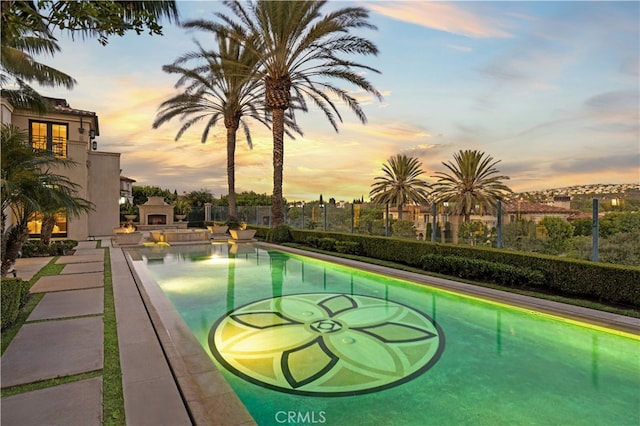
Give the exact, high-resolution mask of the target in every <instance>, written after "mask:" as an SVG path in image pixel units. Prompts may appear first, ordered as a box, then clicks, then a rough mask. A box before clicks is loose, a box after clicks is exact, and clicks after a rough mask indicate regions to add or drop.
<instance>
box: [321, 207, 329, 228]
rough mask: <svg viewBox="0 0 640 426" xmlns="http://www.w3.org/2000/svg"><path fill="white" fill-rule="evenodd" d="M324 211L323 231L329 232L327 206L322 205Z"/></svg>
mask: <svg viewBox="0 0 640 426" xmlns="http://www.w3.org/2000/svg"><path fill="white" fill-rule="evenodd" d="M322 210H323V214H324V216H323V223H322V230H323V231H325V232H326V231H327V210H328V209H327V205H326V204H322Z"/></svg>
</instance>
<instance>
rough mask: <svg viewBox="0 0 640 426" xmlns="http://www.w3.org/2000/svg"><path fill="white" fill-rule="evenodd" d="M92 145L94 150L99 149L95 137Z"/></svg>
mask: <svg viewBox="0 0 640 426" xmlns="http://www.w3.org/2000/svg"><path fill="white" fill-rule="evenodd" d="M91 147H92V148H93V150H94V151H95V150H96V149H98V141H97V140H95V139H94V140H93V142H91Z"/></svg>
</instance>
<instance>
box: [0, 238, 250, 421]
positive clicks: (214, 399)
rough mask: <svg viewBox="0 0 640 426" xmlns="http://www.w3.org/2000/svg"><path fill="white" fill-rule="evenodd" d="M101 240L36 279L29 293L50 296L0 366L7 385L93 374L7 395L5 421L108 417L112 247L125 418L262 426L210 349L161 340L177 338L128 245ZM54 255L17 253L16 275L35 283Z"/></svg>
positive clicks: (0, 415) (82, 245)
mask: <svg viewBox="0 0 640 426" xmlns="http://www.w3.org/2000/svg"><path fill="white" fill-rule="evenodd" d="M96 247H97V243H96V241H84V242H80V243H79V244H78V246H77V248H76V251H75V253H74V255H72V256H61V257H60V258H59V259H58V260H57V261H56V263H58V264H64V265H65V266H64V268H63V269H62V272H61V273H60V275H57V276H43V277H41V278H40V279H38V281H36V283H35V284H34V285H33V286H32V288H31V292H32V293H44V297H43V298H42V300H41V301H40V302H39V303H38V305H37V306H36V307H35V309H34V310H33V312H31V314H30V316H29V317H28V318H27V321H26V323H25V324H24V325H23V326H22V327H21V329H20V330H19V332H18V333H17V335H16V336H15V338H14V339H13V341H12V342H11V344H10V345H9V347H8V348H7V350H6V351H5V352H4V354H3V355H2V359H1V366H0V368H1V372H2V376H1V382H0V383H1V386H2V388H3V389H6V388H11V387H14V386H21V385H26V384H32V383H37V382H41V381H43V380H50V379H56V378H60V377H62V378H64V377H70V376H71V377H72V376H75V375H81V374H85V376H86V375H88V376H90V378H85V379H80V380H75V381H67V382H65V383H63V384H55V383H54V384H52V385H50V386H48V387H45V388H42V389H38V390H34V391H28V392H23V393H18V394H15V395H11V396H6V397H3V398H2V401H1V407H2V409H1V412H0V424H2V425H6V426H14V425H29V426H36V425H37V426H40V425H65V426H73V425H82V426H89V425H101V424H103V423H104V422H103V420H104V419H103V400H102V392H103V375H102V373H103V367H104V349H105V348H104V322H103V319H104V291H105V288H104V272H105V271H104V267H105V262H104V254H105V250H109V256H110V259H111V262H110V263H111V277H112V285H113V295H114V303H115V315H116V322H117V333H118V347H119V355H120V368H121V372H122V387H123V394H124V408H125V416H126V424H127V425H149V426H152V425H153V426H155V425H192V424H198V425H253V424H255V422H254V421H253V419H252V418H251V416H250V415H249V414H248V413H247V412H246V410H245V409H244V407H243V406H242V404H240V403H239V400H238V399H237V396H235V394H234V393H233V392H232V391H231V389H230V388H228V385H227V384H226V382H224V380H223V379H222V377H221V376H220V375H219V373H218V375H217V376H215V373H217V371H215V372H214V371H212V370H215V367H212V366H213V364H212V363H211V362H210V361H209V362H208V363H204V362H203V360H206V358H203V357H202V355H206V354H205V353H204V350H201V353H199V354H198V356H195V355H190V356H186V357H180V356H176V355H175V354H171V353H167V351H169V352H170V351H171V349H170V347H171V345H165V346H164V347H163V345H161V343H160V342H161V340H165V341H166V340H167V339H168V340H171V338H172V337H175V336H167V335H166V334H167V332H168V331H167V330H166V329H165V330H159V329H158V328H157V325H156V327H154V324H153V323H152V319H151V314H150V313H149V311H148V310H147V307H146V306H145V304H144V302H143V297H144V295H143V294H141V291H140V289H139V287H138V285H137V283H136V280H135V278H134V275H133V274H132V272H131V270H130V269H129V265H128V263H127V261H126V259H125V255H124V253H123V250H122V249H121V248H118V247H113V246H112V245H111V239H104V240H102V244H101V248H96ZM50 261H51V258H50V257H46V258H30V259H18V262H17V263H16V266H15V269H16V271H17V276H18V277H20V278H23V279H25V280H29V279H31V278H32V277H33V276H34V275H35V274H36V273H37V272H38V271H39V270H40V269H42V267H44V266H45V265H46V264H48V263H49V262H50ZM143 293H144V292H143ZM163 334H164V335H163ZM177 337H178V339H180V338H181V337H182V336H177ZM186 343H187V342H185V344H186ZM167 347H169V349H167ZM168 359H171V362H169V361H168ZM170 364H171V365H170ZM81 377H82V376H81ZM49 383H52V382H49ZM111 423H115V424H119V422H118V421H115V422H111Z"/></svg>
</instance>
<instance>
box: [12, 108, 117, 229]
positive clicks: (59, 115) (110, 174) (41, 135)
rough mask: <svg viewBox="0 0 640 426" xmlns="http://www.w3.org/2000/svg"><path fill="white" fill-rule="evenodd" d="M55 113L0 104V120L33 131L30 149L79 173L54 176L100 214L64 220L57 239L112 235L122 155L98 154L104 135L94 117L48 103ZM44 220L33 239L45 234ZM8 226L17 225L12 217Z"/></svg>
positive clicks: (34, 222)
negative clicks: (75, 187) (47, 153)
mask: <svg viewBox="0 0 640 426" xmlns="http://www.w3.org/2000/svg"><path fill="white" fill-rule="evenodd" d="M47 99H48V100H49V102H51V105H52V108H51V111H50V112H48V113H47V114H45V115H39V114H37V113H34V112H32V111H30V110H24V109H19V108H15V107H14V106H13V105H12V104H11V103H10V102H9V101H8V100H7V99H6V98H1V103H0V119H1V122H2V123H3V124H13V125H14V126H16V127H19V128H21V129H24V130H26V131H28V134H29V143H31V144H32V145H35V146H38V147H40V148H43V149H47V150H49V151H51V152H53V153H54V154H55V155H58V156H62V157H66V158H68V159H70V160H73V161H74V162H75V163H76V166H75V167H71V168H62V169H59V170H55V172H56V173H58V174H61V175H64V176H66V177H68V178H69V179H70V180H71V181H73V182H74V183H76V184H77V185H78V196H80V197H82V198H84V199H86V200H89V201H91V202H92V203H93V204H94V205H95V210H94V211H92V212H90V213H88V214H84V215H82V216H81V217H79V218H72V217H67V216H66V215H65V214H60V215H59V216H58V217H57V221H56V226H55V228H54V234H53V237H54V238H55V237H57V238H69V239H73V240H79V241H80V240H86V239H87V238H89V237H92V236H101V235H110V234H111V233H112V230H113V228H114V227H117V226H119V220H120V216H119V204H118V199H119V197H120V154H119V153H113V152H102V151H99V150H98V142H97V140H96V139H95V138H96V137H97V136H99V135H100V128H99V123H98V116H97V115H96V113H95V112H92V111H85V110H80V109H75V108H72V107H71V106H70V105H69V104H68V103H67V101H66V100H65V99H60V98H47ZM39 219H40V218H39V217H37V216H36V217H34V218H33V220H32V221H31V222H30V223H29V232H30V236H32V237H37V236H38V235H39V233H40V220H39ZM8 220H12V219H11V217H10V212H9V216H8Z"/></svg>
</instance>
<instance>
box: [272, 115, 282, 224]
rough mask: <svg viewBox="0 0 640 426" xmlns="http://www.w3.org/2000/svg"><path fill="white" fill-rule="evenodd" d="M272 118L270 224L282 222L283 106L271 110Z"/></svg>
mask: <svg viewBox="0 0 640 426" xmlns="http://www.w3.org/2000/svg"><path fill="white" fill-rule="evenodd" d="M272 119H273V195H272V198H271V226H272V227H276V226H279V225H282V224H284V212H283V210H282V209H283V202H282V168H283V164H284V108H274V109H273V110H272Z"/></svg>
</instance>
